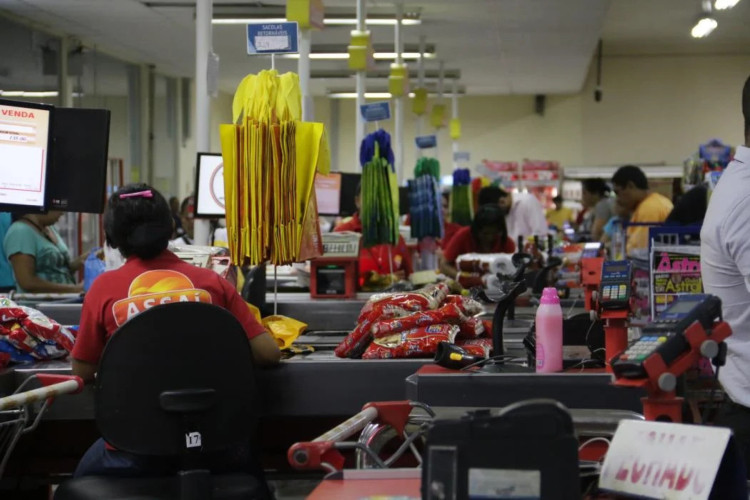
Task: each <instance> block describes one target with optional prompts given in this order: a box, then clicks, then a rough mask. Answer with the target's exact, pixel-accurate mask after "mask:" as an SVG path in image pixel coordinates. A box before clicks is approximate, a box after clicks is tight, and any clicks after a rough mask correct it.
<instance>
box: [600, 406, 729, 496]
mask: <svg viewBox="0 0 750 500" xmlns="http://www.w3.org/2000/svg"><path fill="white" fill-rule="evenodd" d="M730 436H731V431H730V430H729V429H725V428H721V427H703V426H697V425H685V424H672V423H663V422H642V421H635V420H624V421H622V422H621V423H620V425H619V427H618V428H617V432H616V433H615V436H614V438H613V439H612V444H611V446H610V448H609V451H608V452H607V457H606V459H605V460H604V465H603V467H602V473H601V476H600V479H599V486H600V487H601V488H602V489H605V490H609V491H616V492H619V493H629V494H633V495H641V496H646V497H652V498H664V499H673V498H674V499H677V498H679V499H688V498H689V499H696V500H701V499H707V498H708V496H709V494H710V493H711V487H712V486H713V483H714V478H715V477H716V473H717V472H718V470H719V465H720V464H721V459H722V456H723V455H724V450H725V449H726V447H727V443H728V442H729V438H730Z"/></svg>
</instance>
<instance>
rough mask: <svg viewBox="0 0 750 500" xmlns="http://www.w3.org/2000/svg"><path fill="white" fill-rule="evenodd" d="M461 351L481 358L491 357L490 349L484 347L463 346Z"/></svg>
mask: <svg viewBox="0 0 750 500" xmlns="http://www.w3.org/2000/svg"><path fill="white" fill-rule="evenodd" d="M461 349H463V350H464V351H466V352H467V353H468V354H471V355H472V356H479V357H480V358H487V357H489V355H490V349H489V348H488V347H487V346H483V345H463V346H461Z"/></svg>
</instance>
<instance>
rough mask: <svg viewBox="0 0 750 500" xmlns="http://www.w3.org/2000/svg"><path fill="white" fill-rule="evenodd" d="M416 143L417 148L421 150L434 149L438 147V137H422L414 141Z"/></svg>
mask: <svg viewBox="0 0 750 500" xmlns="http://www.w3.org/2000/svg"><path fill="white" fill-rule="evenodd" d="M414 142H416V143H417V147H418V148H419V149H428V148H434V147H435V146H437V136H436V135H421V136H419V137H417V138H416V139H414Z"/></svg>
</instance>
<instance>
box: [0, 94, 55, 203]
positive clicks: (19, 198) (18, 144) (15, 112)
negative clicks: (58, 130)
mask: <svg viewBox="0 0 750 500" xmlns="http://www.w3.org/2000/svg"><path fill="white" fill-rule="evenodd" d="M53 116H54V108H53V107H52V106H48V105H44V104H35V103H34V104H32V103H26V102H17V101H9V100H5V99H0V211H5V212H10V211H20V212H44V211H45V210H46V209H47V186H48V180H49V170H50V169H49V164H50V159H51V156H52V155H51V150H52V137H53V132H54V122H53Z"/></svg>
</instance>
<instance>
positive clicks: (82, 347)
mask: <svg viewBox="0 0 750 500" xmlns="http://www.w3.org/2000/svg"><path fill="white" fill-rule="evenodd" d="M172 302H205V303H208V304H215V305H217V306H221V307H223V308H225V309H227V310H228V311H229V312H230V313H232V315H233V316H234V317H235V318H237V319H238V320H239V322H240V324H241V325H242V326H243V327H244V328H245V332H246V334H247V338H248V339H252V338H254V337H256V336H258V335H260V334H261V333H263V332H264V331H265V330H264V328H263V326H262V325H261V324H260V323H258V322H257V321H256V320H255V318H254V317H253V316H252V314H250V309H249V308H248V307H247V304H246V303H245V301H243V300H242V297H240V296H239V294H238V293H237V290H235V289H234V287H233V286H232V285H231V284H230V283H229V282H228V281H227V280H225V279H224V278H222V277H221V276H219V275H218V274H216V273H215V272H213V271H211V270H209V269H203V268H200V267H195V266H193V265H191V264H188V263H186V262H183V261H182V260H180V258H179V257H177V256H176V255H175V254H173V253H172V252H169V251H167V250H165V251H164V252H162V253H161V254H160V255H159V256H157V257H156V258H154V259H150V260H141V259H139V258H138V257H131V258H129V259H128V260H127V262H126V263H125V264H124V265H123V266H122V267H120V268H119V269H116V270H114V271H108V272H106V273H104V274H102V275H101V276H99V277H98V278H97V279H96V281H94V283H93V285H92V286H91V289H90V290H89V291H88V293H87V294H86V297H85V298H84V301H83V310H82V311H81V324H80V325H79V329H78V337H77V338H76V343H75V346H74V348H73V352H72V353H71V355H72V357H73V358H74V359H77V360H80V361H85V362H87V363H93V364H97V363H98V362H99V359H100V358H101V355H102V351H103V350H104V346H105V344H106V343H107V340H109V338H110V337H111V336H112V334H113V333H114V332H115V331H116V330H117V329H118V328H119V327H120V326H122V324H123V323H125V322H126V321H128V320H129V319H130V318H132V317H133V316H136V315H137V314H140V313H141V312H143V311H145V310H146V309H148V308H150V307H154V306H157V305H161V304H169V303H172Z"/></svg>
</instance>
